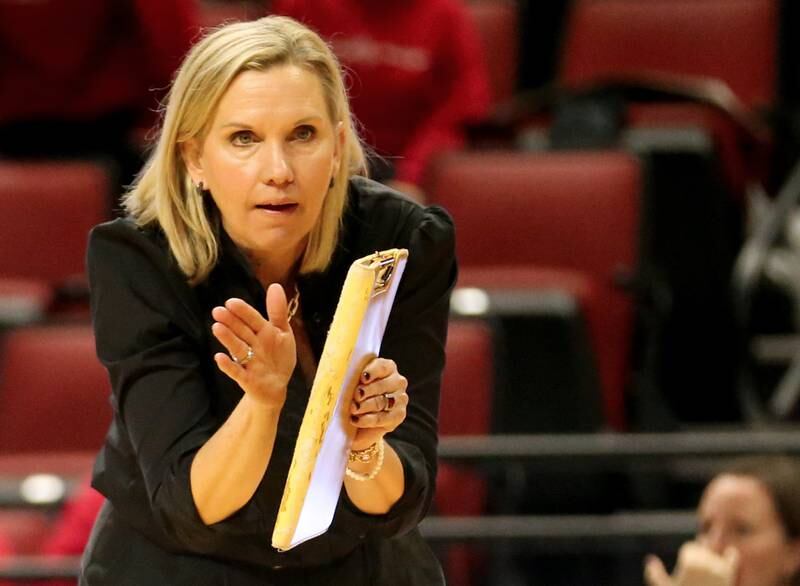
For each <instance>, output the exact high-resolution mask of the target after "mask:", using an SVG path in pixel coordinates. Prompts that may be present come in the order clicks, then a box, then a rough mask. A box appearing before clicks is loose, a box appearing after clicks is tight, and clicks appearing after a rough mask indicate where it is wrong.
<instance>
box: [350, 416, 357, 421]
mask: <svg viewBox="0 0 800 586" xmlns="http://www.w3.org/2000/svg"><path fill="white" fill-rule="evenodd" d="M350 421H352V422H353V423H358V415H351V416H350Z"/></svg>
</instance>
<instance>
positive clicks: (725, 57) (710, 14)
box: [559, 0, 779, 192]
mask: <svg viewBox="0 0 800 586" xmlns="http://www.w3.org/2000/svg"><path fill="white" fill-rule="evenodd" d="M778 38H779V35H778V6H777V1H776V0H651V1H649V2H641V1H640V0H577V1H576V2H574V3H573V5H572V8H571V11H570V15H569V19H568V24H567V30H566V35H565V44H564V49H563V56H562V63H561V71H560V74H559V78H560V82H561V83H562V84H563V85H564V86H566V87H580V86H587V85H590V84H592V83H598V82H603V81H608V80H620V79H624V80H630V81H635V80H637V79H638V80H640V81H642V82H645V83H647V82H648V80H651V81H652V80H660V81H665V80H669V81H667V85H669V86H673V87H675V88H678V87H684V88H685V89H687V91H688V92H689V93H693V92H694V91H696V90H697V89H698V88H707V89H702V90H700V93H701V94H705V95H708V96H709V97H711V98H713V101H718V102H719V103H723V104H726V105H728V106H729V109H730V110H733V112H730V111H729V114H730V113H732V114H734V115H735V116H736V117H737V118H738V117H739V115H740V114H741V115H744V116H747V115H753V114H756V115H757V114H760V113H762V112H764V111H766V110H767V109H768V108H771V107H772V106H773V105H774V104H775V102H776V95H777V83H778ZM709 84H718V85H720V86H721V87H714V86H713V85H709ZM701 101H702V100H701ZM668 102H669V100H667V99H664V100H662V103H655V104H636V105H632V106H630V107H629V110H628V123H629V125H631V126H635V127H662V128H663V127H666V128H675V127H681V126H698V125H699V126H700V127H701V128H703V129H705V130H706V132H707V133H708V134H709V135H710V136H712V137H713V139H714V142H715V143H716V145H717V150H718V152H720V153H721V156H722V164H723V165H724V172H725V177H726V178H727V179H728V180H729V182H730V185H731V186H732V187H733V188H734V190H735V191H737V192H740V191H741V190H742V187H743V183H744V182H745V181H746V179H747V178H748V175H753V176H759V175H763V174H764V173H765V170H764V169H763V168H762V166H763V164H764V161H763V157H764V156H765V155H766V153H761V155H760V157H756V158H755V162H754V161H753V159H754V155H753V153H752V152H748V151H745V152H742V145H741V144H740V143H741V141H742V140H743V138H746V139H747V140H751V139H754V138H755V139H761V138H764V137H749V136H748V137H743V136H742V133H739V134H738V135H737V133H735V132H731V130H730V126H731V124H730V122H731V121H730V120H727V125H728V129H727V130H726V129H725V124H724V123H722V124H721V123H720V118H721V115H720V113H719V111H715V110H712V109H709V108H700V107H698V106H697V104H694V105H693V106H692V105H690V106H689V107H687V104H682V105H680V104H679V105H676V104H669V103H668ZM739 110H741V112H739ZM722 119H723V120H724V117H722ZM737 122H741V120H737ZM745 122H746V121H745ZM721 127H722V128H721ZM739 130H743V129H739ZM747 130H748V131H749V130H752V129H750V128H748V129H747ZM761 147H765V145H761ZM748 148H751V147H748Z"/></svg>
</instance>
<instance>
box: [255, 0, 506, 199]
mask: <svg viewBox="0 0 800 586" xmlns="http://www.w3.org/2000/svg"><path fill="white" fill-rule="evenodd" d="M271 10H272V12H274V13H276V14H283V15H286V16H291V17H292V18H295V19H296V20H299V21H301V22H304V23H306V24H308V25H310V26H311V27H312V28H314V29H316V30H317V31H318V32H319V33H320V34H321V35H322V36H323V38H326V39H327V40H328V41H329V42H330V43H331V44H332V45H333V48H334V52H335V53H336V55H337V56H338V57H339V59H340V61H342V63H343V65H344V66H345V67H346V68H347V69H349V70H350V72H351V74H352V77H351V80H350V83H351V85H350V99H351V105H352V108H353V112H354V114H355V115H356V118H357V119H358V121H359V122H360V123H361V125H362V126H363V129H362V133H363V135H364V139H365V141H366V142H367V143H368V144H369V145H370V146H372V147H373V148H374V150H375V151H376V153H377V154H378V155H380V156H381V157H384V161H383V163H384V164H381V163H376V162H373V165H372V172H373V173H372V174H373V176H374V177H375V178H377V179H379V180H383V181H386V180H389V179H391V180H394V182H395V186H397V187H400V189H401V191H406V192H407V193H409V192H410V194H412V195H414V194H415V192H417V190H418V187H419V185H420V184H421V182H422V178H423V174H424V172H425V168H426V166H427V164H428V163H429V161H430V160H431V158H432V157H433V156H434V155H436V154H438V153H441V152H442V151H445V150H450V149H456V148H459V147H461V146H463V144H464V132H463V127H464V125H465V124H466V123H469V122H472V121H476V120H479V119H481V118H482V117H483V116H484V115H485V114H486V113H487V110H488V107H489V103H490V92H489V82H488V77H487V72H486V65H485V62H484V58H483V54H482V52H481V46H480V41H479V38H478V33H477V31H476V28H475V25H474V23H473V22H472V21H471V19H470V15H469V14H468V13H467V10H466V8H465V6H464V5H463V3H462V2H461V1H460V0H382V1H381V2H375V1H374V0H273V2H272V5H271Z"/></svg>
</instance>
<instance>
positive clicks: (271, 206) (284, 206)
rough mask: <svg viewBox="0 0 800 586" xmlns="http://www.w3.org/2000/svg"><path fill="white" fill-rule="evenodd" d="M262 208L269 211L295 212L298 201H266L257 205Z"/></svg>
mask: <svg viewBox="0 0 800 586" xmlns="http://www.w3.org/2000/svg"><path fill="white" fill-rule="evenodd" d="M256 207H257V208H258V209H260V210H266V211H268V212H281V213H287V212H293V211H294V210H296V209H297V204H296V203H266V204H261V205H257V206H256Z"/></svg>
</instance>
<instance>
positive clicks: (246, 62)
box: [123, 16, 366, 285]
mask: <svg viewBox="0 0 800 586" xmlns="http://www.w3.org/2000/svg"><path fill="white" fill-rule="evenodd" d="M283 64H291V65H295V66H298V67H302V68H305V69H306V70H308V71H311V72H312V73H314V74H315V75H316V76H317V78H318V79H319V80H320V83H321V85H322V92H323V96H324V98H325V102H326V105H327V108H328V114H329V115H330V118H331V121H332V122H333V123H334V124H336V122H342V125H343V127H344V134H345V136H344V145H343V149H342V153H341V164H340V165H339V168H338V170H337V172H336V174H335V175H334V178H333V179H334V181H333V187H331V189H330V190H329V191H328V193H327V195H326V196H325V201H324V203H323V206H322V211H321V212H320V217H319V219H318V220H317V223H316V225H315V226H314V228H313V229H312V231H311V234H310V235H309V239H308V244H307V246H306V250H305V253H304V255H303V258H302V260H301V263H300V269H299V270H300V272H301V273H303V274H305V273H310V272H314V271H321V270H324V269H325V268H326V267H327V266H328V264H329V263H330V259H331V257H332V255H333V252H334V250H335V248H336V242H337V240H338V237H339V231H340V229H341V221H342V215H343V213H344V208H345V204H346V198H347V186H348V179H349V178H350V177H351V176H352V175H356V174H366V165H365V158H364V151H363V148H362V145H361V142H360V141H359V139H358V135H357V133H356V131H355V129H354V126H353V120H352V116H351V114H350V106H349V104H348V101H347V93H346V90H345V87H344V82H343V79H342V71H341V67H340V65H339V62H338V61H337V59H336V57H335V56H334V55H333V52H332V51H331V49H330V48H329V47H328V45H327V44H326V43H325V42H324V41H323V40H322V39H321V38H320V37H319V36H318V35H317V34H316V33H315V32H313V31H311V30H310V29H308V28H307V27H305V26H303V25H302V24H300V23H298V22H297V21H295V20H292V19H291V18H287V17H282V16H267V17H264V18H261V19H259V20H255V21H250V22H240V23H234V24H230V25H227V26H223V27H221V28H218V29H215V30H212V31H211V32H210V34H208V35H207V36H205V37H204V38H203V39H201V40H200V41H199V42H198V43H197V44H196V45H195V46H194V47H193V48H192V49H191V51H190V52H189V54H188V55H187V56H186V58H185V59H184V61H183V64H182V65H181V67H180V69H179V70H178V73H177V75H176V77H175V80H174V81H173V83H172V87H171V89H170V91H169V95H168V96H167V100H166V107H165V109H164V115H163V123H162V127H161V131H160V134H159V136H158V140H157V142H156V145H155V149H154V150H153V153H152V154H151V156H150V158H149V160H148V162H147V164H146V165H145V166H144V168H143V170H142V172H141V173H140V175H139V176H138V177H137V179H136V182H135V183H134V184H133V186H132V188H131V190H130V191H129V192H128V193H127V195H126V196H125V198H124V201H123V205H124V207H125V210H126V211H127V213H128V215H129V216H131V217H132V218H133V219H134V220H135V221H136V223H137V224H138V225H139V226H147V225H150V224H152V223H157V224H158V225H159V226H160V227H161V229H162V230H163V231H164V234H165V235H166V237H167V241H168V243H169V247H170V250H171V251H172V254H173V256H174V257H175V259H176V261H177V263H178V266H179V267H180V269H181V271H182V272H183V273H184V274H185V275H186V277H187V279H188V280H189V282H190V283H191V284H193V285H194V284H197V283H200V282H202V281H203V280H205V278H206V277H207V276H208V274H209V273H210V272H211V270H212V268H213V267H214V265H215V264H216V262H217V258H218V254H219V252H218V247H219V243H218V242H217V238H216V234H215V228H214V225H213V223H212V221H211V219H210V218H209V217H208V216H207V214H206V208H205V203H204V199H205V198H203V197H199V196H198V194H197V190H196V188H195V187H194V185H193V183H192V180H191V177H190V176H189V173H188V170H187V168H186V165H185V164H184V161H183V158H182V156H181V145H182V144H183V143H185V142H187V141H190V140H192V139H195V138H201V139H202V137H204V136H205V134H206V133H207V131H208V127H209V125H210V124H211V121H212V119H213V117H214V114H215V112H216V108H217V105H218V104H219V101H220V99H221V98H222V96H223V95H224V93H225V92H226V91H227V89H228V87H229V86H230V84H231V83H232V82H233V80H234V79H235V78H236V76H237V75H239V74H240V73H242V72H243V71H264V70H266V69H268V68H270V67H272V66H275V65H283Z"/></svg>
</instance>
